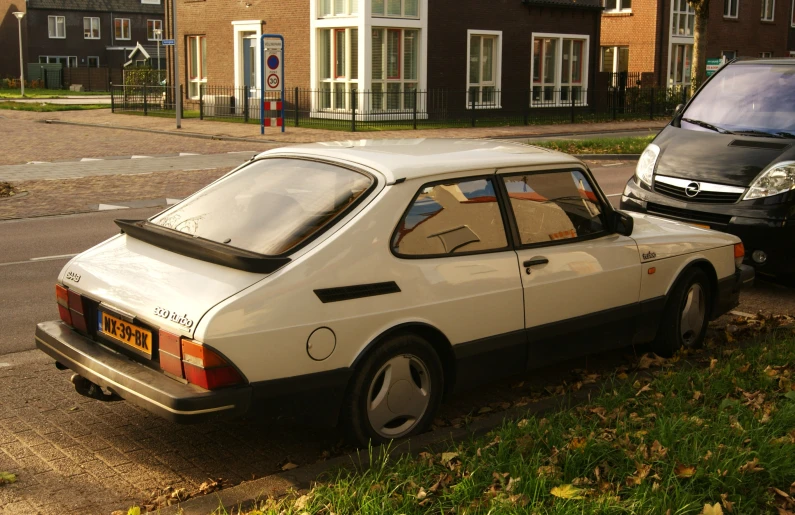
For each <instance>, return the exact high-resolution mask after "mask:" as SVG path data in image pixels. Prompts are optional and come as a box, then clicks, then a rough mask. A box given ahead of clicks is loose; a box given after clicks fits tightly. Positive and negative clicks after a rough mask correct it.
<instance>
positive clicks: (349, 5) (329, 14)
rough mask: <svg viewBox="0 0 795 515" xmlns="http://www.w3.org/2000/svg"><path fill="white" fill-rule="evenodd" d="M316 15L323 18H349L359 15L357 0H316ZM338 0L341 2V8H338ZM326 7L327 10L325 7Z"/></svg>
mask: <svg viewBox="0 0 795 515" xmlns="http://www.w3.org/2000/svg"><path fill="white" fill-rule="evenodd" d="M316 1H317V3H318V4H317V16H318V18H320V19H323V18H350V17H351V16H359V0H316ZM338 2H339V3H341V4H342V9H340V10H338V9H337V5H338ZM325 7H328V10H326V9H325Z"/></svg>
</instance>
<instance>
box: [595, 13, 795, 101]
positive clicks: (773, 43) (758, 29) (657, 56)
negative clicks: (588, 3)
mask: <svg viewBox="0 0 795 515" xmlns="http://www.w3.org/2000/svg"><path fill="white" fill-rule="evenodd" d="M603 5H604V6H605V10H604V12H603V13H602V36H601V56H600V60H599V66H600V70H602V71H609V72H620V71H628V72H630V73H631V72H653V73H654V76H655V80H654V83H655V84H656V85H658V86H666V85H667V86H675V85H681V84H689V83H690V65H691V61H692V52H693V30H694V24H695V14H694V12H693V9H692V8H691V7H690V6H689V5H688V4H687V0H603ZM709 11H710V14H709V21H708V24H707V57H708V58H720V57H726V58H727V59H732V58H734V57H769V56H772V57H787V56H791V55H795V54H793V51H795V0H711V3H710V6H709Z"/></svg>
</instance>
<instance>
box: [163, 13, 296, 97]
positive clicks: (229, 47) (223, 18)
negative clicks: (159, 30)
mask: <svg viewBox="0 0 795 515" xmlns="http://www.w3.org/2000/svg"><path fill="white" fill-rule="evenodd" d="M170 3H171V2H166V7H167V10H168V11H170ZM247 5H249V7H246V6H247ZM238 20H241V21H243V20H245V21H250V20H260V21H261V22H262V32H263V33H269V34H281V35H282V36H284V39H285V55H284V60H285V71H286V77H285V85H286V86H287V87H296V86H298V87H302V88H304V87H308V86H309V0H280V1H278V2H274V1H271V0H248V1H246V0H177V25H178V31H179V34H178V37H177V39H178V42H179V44H180V45H181V47H180V48H179V52H180V54H179V55H180V63H179V64H180V81H181V83H182V84H183V85H184V84H185V83H186V81H187V72H186V67H185V65H186V63H187V57H188V53H187V47H186V44H185V43H186V37H187V36H197V35H205V36H207V84H208V85H210V86H212V85H217V86H234V84H235V77H234V71H235V66H234V30H233V27H232V22H233V21H238ZM167 30H169V31H170V28H169V29H167Z"/></svg>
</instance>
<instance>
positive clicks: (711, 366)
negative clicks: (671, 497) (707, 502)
mask: <svg viewBox="0 0 795 515" xmlns="http://www.w3.org/2000/svg"><path fill="white" fill-rule="evenodd" d="M716 366H718V360H717V359H715V358H712V359H711V360H709V369H710V370H715V367H716ZM716 506H717V504H716ZM718 509H720V506H718ZM721 513H723V510H721Z"/></svg>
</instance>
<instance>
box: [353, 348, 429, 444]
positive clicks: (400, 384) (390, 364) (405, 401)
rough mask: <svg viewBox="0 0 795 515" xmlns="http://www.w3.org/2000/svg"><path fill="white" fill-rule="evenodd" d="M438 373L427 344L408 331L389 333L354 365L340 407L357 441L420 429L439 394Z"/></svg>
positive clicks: (425, 425) (375, 440)
mask: <svg viewBox="0 0 795 515" xmlns="http://www.w3.org/2000/svg"><path fill="white" fill-rule="evenodd" d="M443 388H444V374H443V369H442V364H441V362H440V360H439V356H438V355H437V354H436V351H435V350H434V349H433V347H432V346H431V345H430V344H429V343H428V342H427V341H425V340H424V339H423V338H420V337H419V336H417V335H414V334H402V335H398V336H395V337H392V338H389V339H388V340H386V341H385V342H383V343H382V344H380V345H379V346H378V347H377V348H376V349H375V350H374V351H373V352H371V353H370V354H369V355H368V356H367V357H366V358H365V359H364V361H363V362H362V363H361V365H360V366H359V367H357V370H356V375H355V376H354V378H353V384H352V386H351V388H350V391H349V393H348V398H347V401H346V403H345V411H346V413H343V417H344V421H345V423H346V425H347V426H348V428H349V430H350V436H352V437H353V438H354V439H355V441H356V442H357V443H359V444H361V445H367V443H368V442H370V441H372V442H373V443H374V444H378V443H384V442H387V441H389V440H392V439H397V438H405V437H407V436H411V435H415V434H418V433H421V432H423V431H425V430H426V429H427V428H428V426H429V425H430V423H431V421H432V420H433V417H434V415H435V413H436V410H437V408H438V407H439V404H440V402H441V399H442V390H443Z"/></svg>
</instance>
